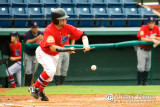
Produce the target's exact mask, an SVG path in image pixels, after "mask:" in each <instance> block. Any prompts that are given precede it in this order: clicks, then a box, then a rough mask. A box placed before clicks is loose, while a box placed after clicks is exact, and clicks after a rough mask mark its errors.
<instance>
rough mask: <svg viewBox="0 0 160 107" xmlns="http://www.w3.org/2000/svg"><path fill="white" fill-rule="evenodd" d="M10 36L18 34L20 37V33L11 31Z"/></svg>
mask: <svg viewBox="0 0 160 107" xmlns="http://www.w3.org/2000/svg"><path fill="white" fill-rule="evenodd" d="M10 36H17V37H19V33H18V32H11V33H10Z"/></svg>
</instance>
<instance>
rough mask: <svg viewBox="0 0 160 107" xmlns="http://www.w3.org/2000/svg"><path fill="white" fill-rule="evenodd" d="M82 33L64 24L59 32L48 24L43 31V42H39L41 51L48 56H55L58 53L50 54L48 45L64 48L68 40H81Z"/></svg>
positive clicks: (52, 25)
mask: <svg viewBox="0 0 160 107" xmlns="http://www.w3.org/2000/svg"><path fill="white" fill-rule="evenodd" d="M82 34H83V31H81V30H78V29H77V28H76V27H74V26H72V25H69V24H65V25H64V26H63V28H62V29H61V30H59V29H57V28H56V27H55V25H54V24H53V23H51V24H49V25H48V26H47V28H46V29H45V31H44V36H43V40H42V41H41V42H40V47H41V49H42V50H43V51H44V52H45V53H47V54H49V55H53V56H55V55H57V54H58V52H52V51H51V50H50V48H49V46H50V45H58V46H61V47H64V45H65V44H67V43H69V39H75V40H78V39H80V38H81V35H82Z"/></svg>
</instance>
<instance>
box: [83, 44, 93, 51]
mask: <svg viewBox="0 0 160 107" xmlns="http://www.w3.org/2000/svg"><path fill="white" fill-rule="evenodd" d="M83 48H84V52H87V51H89V50H90V49H91V48H90V46H89V45H84V46H83Z"/></svg>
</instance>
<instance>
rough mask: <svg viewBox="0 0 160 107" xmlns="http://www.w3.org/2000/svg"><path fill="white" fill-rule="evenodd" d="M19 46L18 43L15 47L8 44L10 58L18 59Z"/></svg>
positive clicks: (19, 54) (19, 53)
mask: <svg viewBox="0 0 160 107" xmlns="http://www.w3.org/2000/svg"><path fill="white" fill-rule="evenodd" d="M21 46H22V44H21V43H20V42H18V43H17V44H16V45H13V43H10V49H11V56H12V57H20V56H21ZM17 61H19V60H17Z"/></svg>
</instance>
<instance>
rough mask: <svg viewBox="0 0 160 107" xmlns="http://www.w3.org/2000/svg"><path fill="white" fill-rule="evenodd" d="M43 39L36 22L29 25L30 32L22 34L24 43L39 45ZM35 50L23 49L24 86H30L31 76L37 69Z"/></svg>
mask: <svg viewBox="0 0 160 107" xmlns="http://www.w3.org/2000/svg"><path fill="white" fill-rule="evenodd" d="M42 39H43V32H41V31H39V29H38V25H37V22H32V23H31V30H29V31H28V32H26V33H25V34H24V42H25V43H39V42H40V41H41V40H42ZM35 50H36V48H29V47H26V48H25V53H24V57H25V58H24V61H25V86H30V85H31V82H33V80H32V76H34V73H35V72H36V70H37V68H38V62H37V60H36V57H35Z"/></svg>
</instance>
